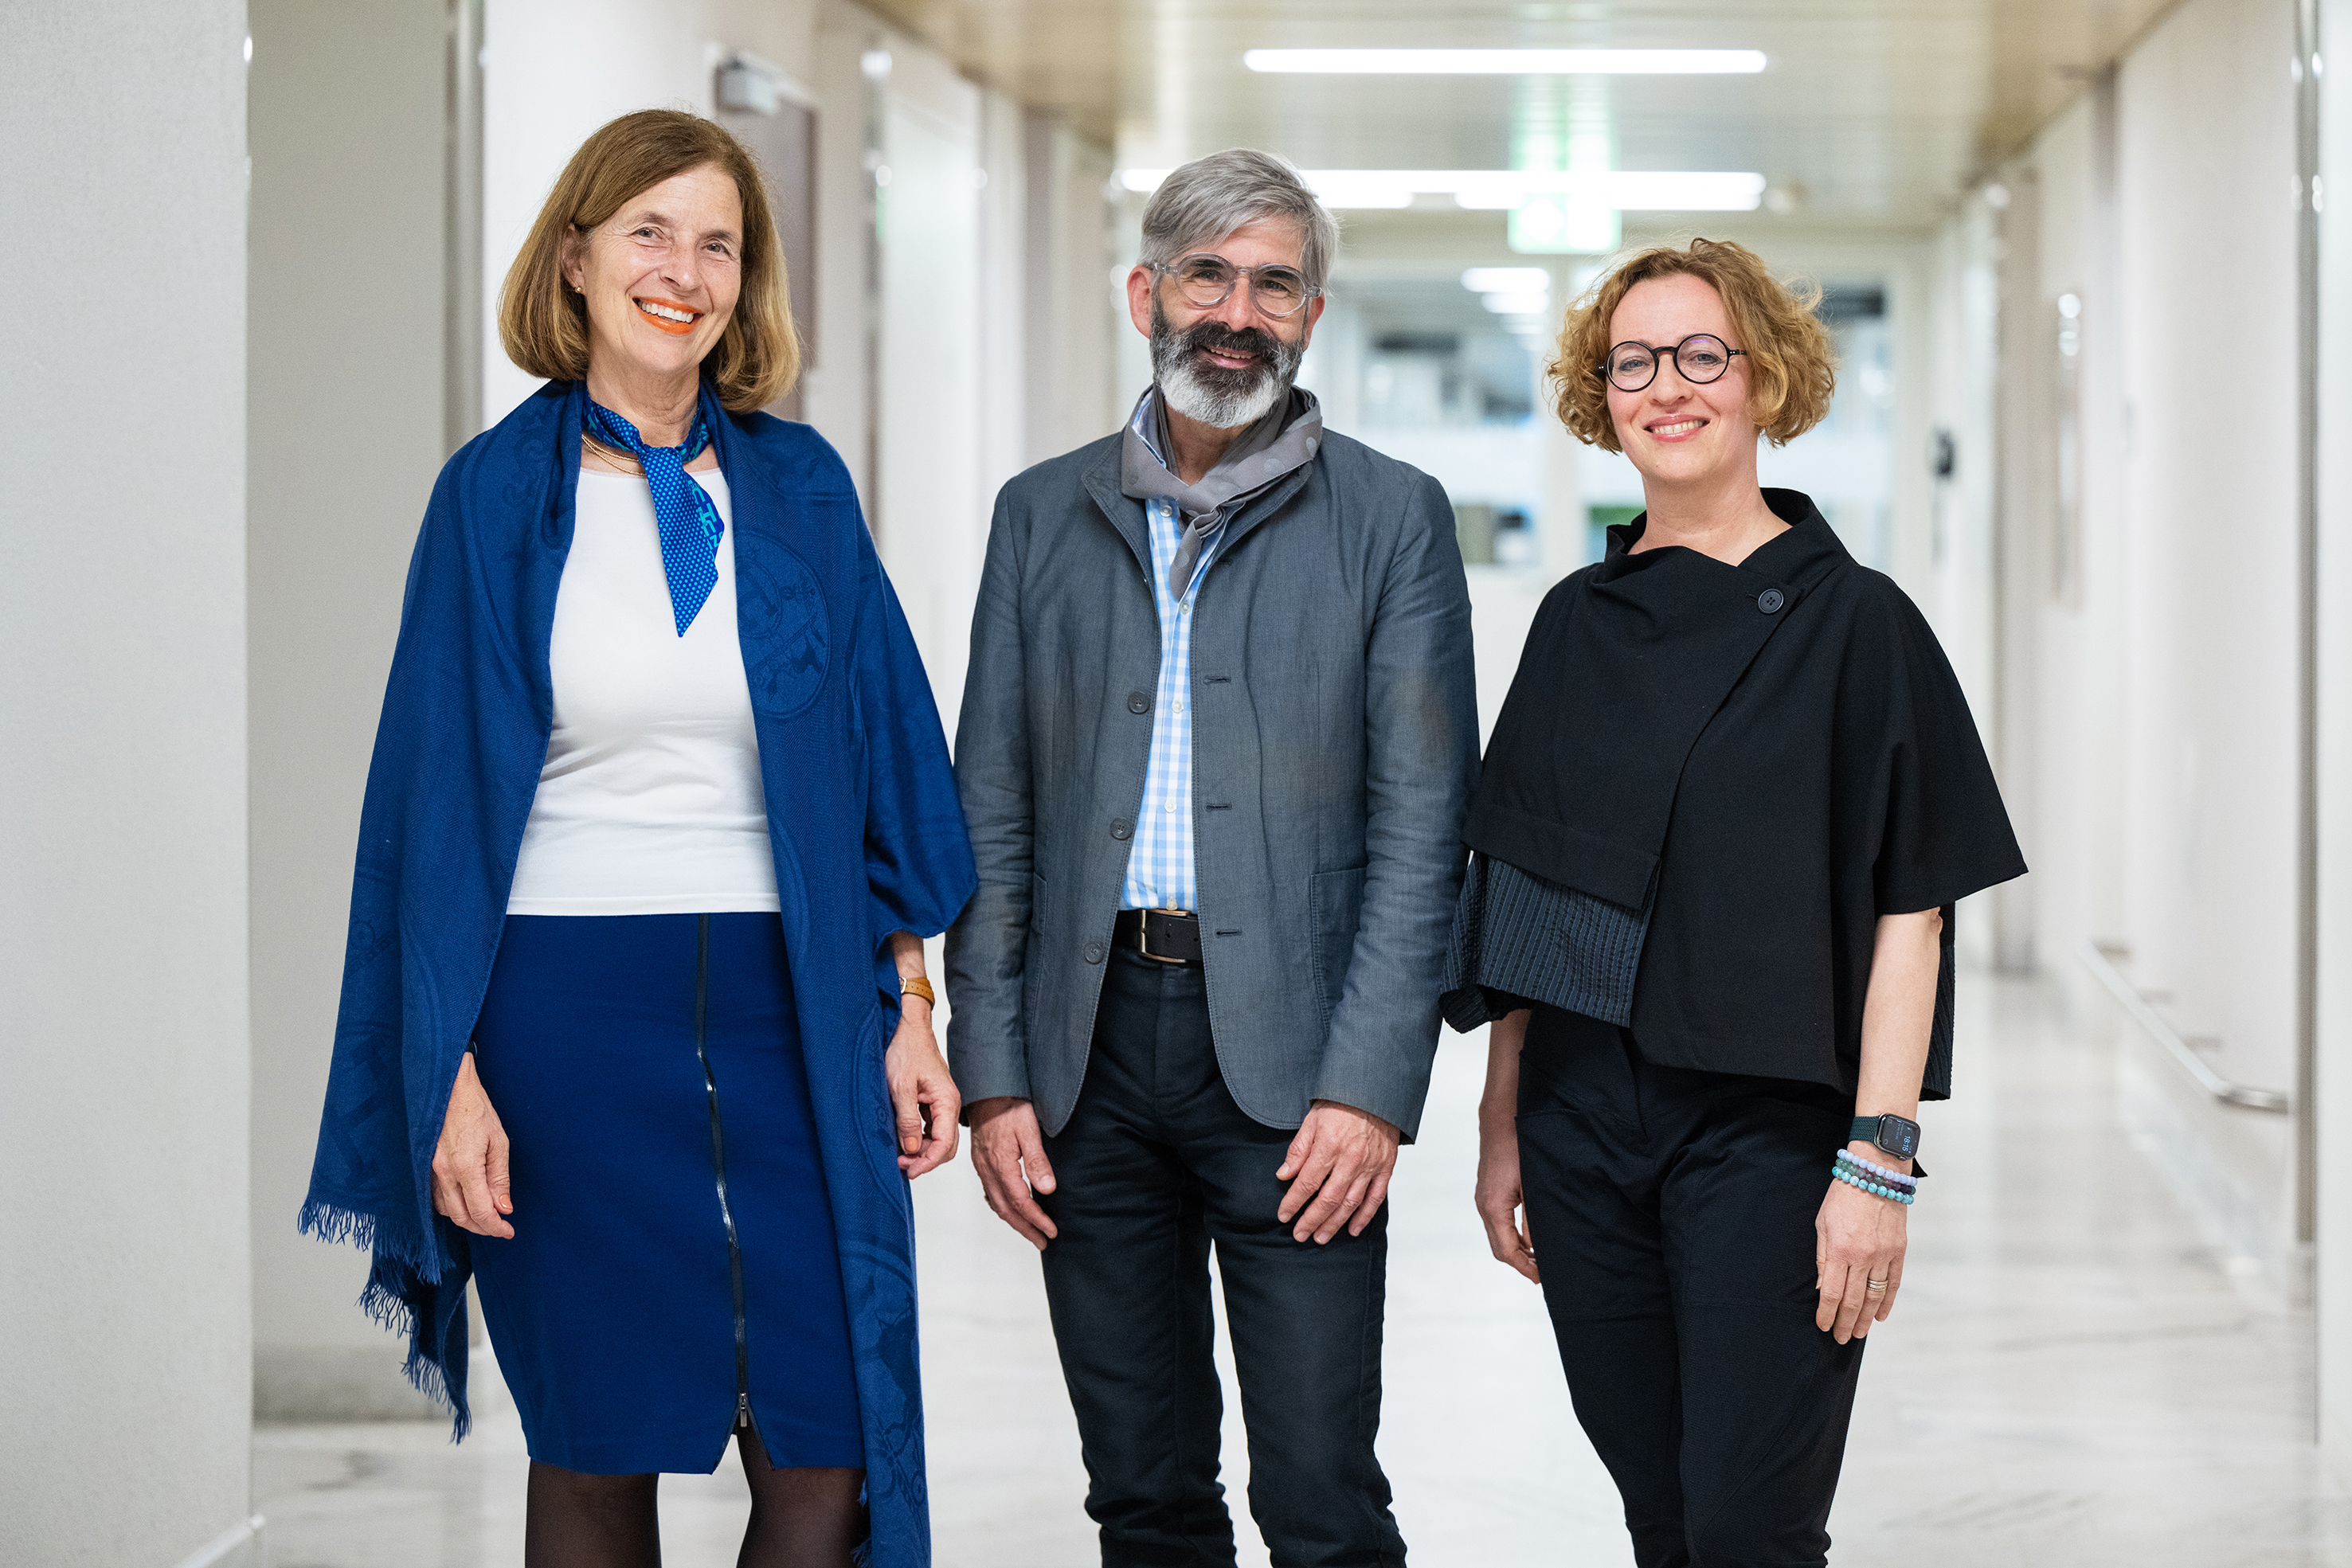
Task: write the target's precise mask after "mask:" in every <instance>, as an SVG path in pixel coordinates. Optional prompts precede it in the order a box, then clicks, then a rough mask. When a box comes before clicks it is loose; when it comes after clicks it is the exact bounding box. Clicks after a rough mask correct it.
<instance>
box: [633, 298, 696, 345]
mask: <svg viewBox="0 0 2352 1568" xmlns="http://www.w3.org/2000/svg"><path fill="white" fill-rule="evenodd" d="M635 303H636V307H637V309H638V311H639V312H640V313H641V314H643V315H644V317H645V319H646V320H648V321H650V322H652V323H653V324H654V325H655V326H656V327H658V328H660V329H662V330H663V331H665V332H667V333H669V334H670V335H671V336H672V337H684V336H685V335H686V334H687V333H688V332H691V331H693V330H694V324H695V323H696V322H697V321H699V320H700V319H702V313H701V312H700V311H698V310H696V309H695V308H692V307H691V306H687V305H680V304H679V303H677V301H676V300H674V299H652V298H646V299H638V300H637V301H636V302H635Z"/></svg>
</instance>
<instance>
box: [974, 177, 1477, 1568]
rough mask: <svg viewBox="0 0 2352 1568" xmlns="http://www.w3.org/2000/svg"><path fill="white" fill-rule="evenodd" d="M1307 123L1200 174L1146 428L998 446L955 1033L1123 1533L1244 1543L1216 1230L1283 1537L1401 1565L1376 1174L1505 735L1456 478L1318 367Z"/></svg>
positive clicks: (1161, 280)
mask: <svg viewBox="0 0 2352 1568" xmlns="http://www.w3.org/2000/svg"><path fill="white" fill-rule="evenodd" d="M1336 237H1337V236H1336V230H1335V228H1334V225H1332V222H1331V219H1330V217H1329V215H1328V214H1327V213H1325V212H1324V210H1323V208H1322V207H1321V205H1320V204H1318V202H1317V201H1316V199H1315V197H1314V195H1313V193H1311V192H1309V191H1308V190H1307V187H1306V186H1305V185H1304V184H1303V183H1300V181H1299V179H1298V176H1297V173H1296V172H1294V171H1293V170H1292V169H1291V168H1290V166H1289V165H1288V164H1287V163H1285V162H1283V161H1282V160H1280V159H1278V158H1275V157H1272V156H1270V155H1268V154H1265V153H1263V152H1246V151H1234V152H1220V153H1216V154H1214V155H1213V156H1211V157H1207V158H1203V159H1201V160H1199V161H1198V162H1192V163H1189V164H1187V165H1185V166H1184V167H1183V168H1181V169H1179V170H1177V171H1176V172H1174V173H1173V174H1171V175H1170V176H1169V178H1168V179H1167V181H1166V182H1165V183H1162V184H1161V185H1160V189H1159V191H1158V192H1157V193H1156V194H1155V195H1154V196H1153V197H1152V200H1151V203H1150V207H1149V209H1148V210H1147V211H1146V213H1145V214H1144V220H1143V256H1142V259H1141V261H1140V262H1139V263H1138V265H1137V266H1136V267H1135V269H1134V270H1133V271H1132V272H1131V273H1129V276H1128V284H1127V287H1128V301H1129V310H1130V313H1131V314H1132V315H1133V317H1134V319H1135V324H1136V327H1137V328H1138V329H1139V330H1140V331H1143V332H1144V333H1146V334H1147V335H1148V336H1149V337H1150V340H1151V353H1152V365H1153V371H1154V385H1153V387H1152V390H1151V391H1150V392H1147V393H1146V394H1145V395H1144V397H1143V399H1142V401H1141V402H1139V404H1138V406H1137V408H1136V411H1135V415H1134V418H1133V420H1132V421H1131V422H1130V423H1129V426H1128V428H1127V429H1126V430H1124V431H1122V432H1120V433H1119V434H1116V435H1111V436H1108V437H1106V438H1104V439H1103V440H1101V441H1097V442H1095V443H1093V444H1090V445H1087V446H1084V447H1081V448H1079V449H1078V450H1077V451H1076V452H1073V453H1070V454H1068V455H1066V456H1062V457H1058V458H1055V459H1054V460H1053V461H1051V462H1047V463H1043V464H1040V465H1037V466H1036V467H1034V468H1032V469H1030V470H1029V471H1028V472H1027V473H1025V474H1023V475H1021V476H1019V477H1017V478H1015V479H1013V481H1012V482H1011V483H1010V484H1008V485H1006V486H1004V489H1003V494H1001V495H1000V496H999V497H997V502H996V516H995V520H994V522H993V524H992V528H991V531H990V535H989V542H988V563H987V567H986V570H985V573H984V575H983V576H982V583H981V591H980V603H979V609H978V612H977V614H976V616H975V619H974V621H973V623H972V633H971V671H970V674H968V676H967V677H966V681H965V685H964V698H963V715H962V719H961V726H960V728H959V730H958V735H957V745H956V783H957V786H958V788H959V789H960V790H961V794H962V797H963V809H964V817H965V821H966V822H967V823H968V824H969V826H970V828H971V839H972V846H973V849H974V850H975V852H977V854H978V857H979V862H980V889H979V892H978V893H977V894H974V895H973V897H972V900H971V903H970V904H967V905H966V906H965V909H964V913H963V915H962V917H961V919H959V920H958V921H957V922H956V924H955V926H954V928H953V929H952V930H951V931H950V933H949V934H948V991H949V996H950V1001H951V1002H952V1005H953V1012H952V1018H951V1021H950V1025H949V1051H950V1061H951V1064H952V1066H953V1069H954V1072H955V1077H956V1082H957V1084H958V1087H959V1088H961V1091H962V1092H963V1096H964V1104H965V1109H966V1113H967V1114H968V1115H969V1117H970V1119H971V1125H972V1144H973V1148H974V1154H975V1160H976V1163H977V1165H978V1167H979V1171H980V1176H981V1180H982V1185H983V1186H984V1187H985V1189H986V1191H987V1195H988V1202H989V1207H991V1208H992V1209H993V1210H995V1212H996V1213H997V1214H998V1215H999V1216H1000V1217H1002V1218H1003V1219H1004V1221H1005V1222H1006V1223H1007V1224H1008V1225H1010V1226H1012V1227H1013V1229H1015V1230H1017V1231H1019V1232H1020V1233H1021V1234H1022V1235H1023V1236H1024V1237H1026V1238H1027V1239H1029V1240H1030V1241H1031V1242H1033V1243H1034V1244H1035V1245H1036V1246H1037V1247H1038V1248H1039V1249H1041V1250H1042V1251H1043V1252H1044V1254H1045V1291H1046V1298H1047V1301H1049V1303H1050V1305H1051V1308H1052V1312H1053V1319H1054V1331H1055V1337H1056V1339H1057V1341H1058V1343H1059V1346H1060V1350H1061V1356H1062V1368H1063V1373H1064V1375H1065V1378H1066V1381H1067V1383H1068V1385H1069V1391H1070V1399H1071V1403H1072V1404H1073V1405H1074V1406H1076V1411H1077V1416H1078V1429H1079V1432H1080V1435H1081V1437H1083V1438H1084V1441H1085V1451H1086V1460H1087V1476H1088V1478H1089V1482H1090V1484H1089V1487H1088V1490H1087V1512H1088V1513H1089V1514H1090V1515H1091V1516H1092V1517H1093V1518H1094V1519H1095V1521H1097V1523H1098V1524H1099V1525H1100V1527H1101V1531H1100V1533H1101V1541H1102V1560H1103V1562H1104V1563H1105V1564H1106V1565H1112V1564H1117V1565H1122V1568H1123V1565H1127V1564H1138V1565H1140V1564H1145V1563H1232V1562H1233V1561H1234V1536H1233V1522H1232V1520H1231V1518H1230V1517H1229V1516H1228V1515H1227V1513H1226V1511H1225V1505H1224V1501H1223V1488H1222V1487H1221V1486H1220V1485H1219V1484H1218V1482H1217V1446H1218V1424H1219V1416H1220V1409H1221V1403H1222V1394H1221V1390H1220V1389H1219V1386H1218V1382H1217V1375H1216V1372H1215V1370H1214V1368H1213V1364H1212V1363H1211V1337H1212V1327H1211V1315H1210V1302H1209V1274H1208V1254H1209V1247H1210V1244H1211V1242H1212V1241H1213V1242H1214V1243H1215V1245H1216V1248H1217V1260H1218V1266H1219V1270H1220V1272H1221V1274H1222V1276H1223V1281H1224V1289H1225V1306H1226V1312H1227V1315H1228V1318H1229V1320H1230V1322H1231V1323H1232V1326H1233V1337H1234V1347H1233V1348H1234V1361H1235V1364H1236V1365H1237V1368H1238V1371H1239V1374H1240V1379H1241V1395H1242V1408H1243V1411H1244V1416H1245V1417H1246V1420H1247V1424H1248V1428H1249V1441H1250V1472H1251V1479H1250V1507H1251V1511H1252V1513H1253V1514H1254V1515H1255V1518H1256V1520H1257V1522H1258V1525H1259V1528H1260V1530H1261V1531H1262V1532H1263V1533H1264V1535H1265V1541H1266V1543H1267V1547H1268V1550H1269V1551H1270V1552H1271V1554H1272V1558H1273V1561H1274V1563H1276V1565H1277V1568H1309V1565H1317V1568H1320V1565H1325V1564H1342V1563H1347V1564H1358V1563H1361V1564H1391V1563H1402V1562H1403V1560H1404V1542H1403V1541H1402V1538H1401V1537H1400V1536H1399V1535H1398V1533H1397V1529H1396V1523H1395V1521H1394V1519H1393V1518H1392V1517H1391V1513H1390V1511H1389V1486H1388V1481H1387V1479H1386V1478H1385V1477H1384V1476H1383V1475H1382V1474H1381V1468H1380V1463H1379V1460H1378V1459H1377V1458H1375V1457H1374V1454H1373V1449H1372V1444H1373V1437H1374V1434H1375V1432H1376V1431H1377V1429H1378V1427H1379V1421H1380V1397H1381V1364H1380V1356H1381V1349H1380V1347H1381V1304H1382V1297H1383V1291H1384V1288H1385V1263H1386V1247H1387V1242H1386V1227H1387V1215H1386V1214H1385V1212H1383V1209H1382V1202H1383V1199H1384V1198H1385V1197H1386V1196H1387V1191H1388V1184H1389V1176H1390V1173H1391V1168H1392V1166H1394V1164H1395V1160H1396V1150H1397V1145H1398V1142H1399V1140H1400V1139H1403V1138H1410V1137H1412V1134H1413V1129H1414V1126H1415V1124H1417V1123H1418V1121H1419V1119H1420V1116H1421V1108H1422V1101H1423V1097H1424V1096H1425V1094H1426V1092H1427V1090H1428V1085H1429V1069H1430V1060H1431V1057H1432V1055H1433V1052H1434V1051H1435V1048H1436V1040H1437V1021H1438V1020H1437V995H1438V990H1439V985H1440V977H1441V974H1442V970H1443V967H1444V953H1445V944H1446V936H1447V934H1448V929H1449V924H1450V921H1451V918H1452V915H1453V909H1454V894H1455V891H1456V888H1457V885H1458V881H1459V877H1460V872H1461V862H1462V849H1461V842H1460V837H1459V835H1460V831H1461V826H1462V818H1463V812H1464V810H1465V805H1466V803H1467V801H1468V799H1469V792H1470V787H1471V783H1472V780H1473V778H1474V775H1475V772H1476V769H1477V761H1478V758H1477V716H1476V704H1475V698H1474V695H1473V690H1472V677H1471V651H1470V604H1469V595H1468V591H1467V589H1466V587H1465V582H1464V580H1463V575H1462V559H1461V555H1460V552H1459V551H1458V550H1457V549H1456V548H1455V544H1454V515H1453V510H1452V508H1451V507H1449V506H1448V504H1447V502H1446V498H1445V494H1444V490H1442V489H1441V488H1440V487H1439V486H1438V485H1437V483H1436V481H1434V480H1433V479H1431V478H1430V477H1428V476H1426V475H1423V474H1422V473H1420V472H1418V471H1417V470H1415V469H1412V468H1410V467H1407V466H1406V465H1403V464H1402V463H1398V462H1394V461H1392V460H1391V459H1389V458H1386V457H1383V456H1381V455H1380V454H1378V453H1376V452H1373V451H1371V450H1370V448H1368V447H1365V446H1362V445H1360V444H1357V443H1356V442H1353V441H1350V440H1349V439H1348V438H1347V437H1346V436H1343V435H1334V434H1327V433H1326V432H1325V431H1324V429H1323V424H1322V415H1321V413H1320V412H1319V410H1318V407H1317V405H1316V402H1315V400H1314V398H1313V397H1312V396H1311V395H1310V394H1308V393H1307V392H1303V391H1299V390H1297V388H1295V387H1294V386H1293V385H1292V382H1293V378H1294V377H1295V375H1296V374H1297V368H1298V362H1299V359H1300V356H1301V355H1302V354H1303V353H1304V352H1305V350H1306V347H1307V335H1308V333H1309V332H1310V331H1311V330H1312V329H1313V327H1314V323H1315V320H1316V319H1317V317H1318V315H1320V314H1321V311H1322V306H1323V301H1322V298H1321V294H1322V283H1323V279H1324V276H1325V272H1326V269H1327V267H1328V265H1329V261H1330V257H1331V253H1332V250H1333V248H1334V243H1335V240H1336Z"/></svg>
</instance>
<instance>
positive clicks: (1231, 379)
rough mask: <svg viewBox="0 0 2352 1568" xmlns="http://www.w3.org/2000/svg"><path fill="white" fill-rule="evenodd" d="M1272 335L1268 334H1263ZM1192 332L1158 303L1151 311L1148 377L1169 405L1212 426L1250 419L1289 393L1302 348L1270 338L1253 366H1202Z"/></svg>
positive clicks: (1262, 415)
mask: <svg viewBox="0 0 2352 1568" xmlns="http://www.w3.org/2000/svg"><path fill="white" fill-rule="evenodd" d="M1265 336H1266V337H1268V338H1272V334H1271V333H1268V334H1265ZM1191 337H1192V334H1190V333H1180V332H1177V331H1175V330H1174V329H1171V327H1170V326H1169V325H1168V318H1167V317H1166V316H1165V315H1164V314H1162V313H1161V312H1160V309H1159V308H1158V305H1157V302H1155V303H1154V307H1153V309H1152V312H1151V376H1152V381H1153V382H1154V383H1155V384H1157V385H1158V386H1159V388H1160V397H1161V398H1162V399H1163V400H1165V401H1166V402H1167V404H1168V406H1169V407H1170V408H1171V409H1173V410H1175V412H1177V413H1181V414H1182V415H1183V416H1184V417H1185V418H1187V419H1195V420H1198V421H1200V422H1201V423H1202V424H1205V425H1208V426H1210V427H1211V428H1213V429H1216V430H1235V429H1238V428H1240V427H1241V426H1243V425H1246V424H1255V423H1257V422H1258V421H1259V420H1261V419H1264V418H1265V416H1266V414H1267V413H1270V412H1272V410H1273V408H1274V405H1275V403H1276V402H1277V401H1278V400H1280V399H1282V398H1284V397H1286V396H1287V395H1289V392H1290V383H1291V382H1292V381H1293V380H1294V379H1296V378H1297V374H1298V361H1300V360H1301V359H1303V358H1305V357H1306V350H1304V349H1302V348H1299V347H1298V346H1297V345H1295V344H1291V343H1286V342H1283V341H1281V340H1279V339H1274V350H1273V354H1272V357H1271V358H1270V359H1269V360H1268V361H1265V363H1263V364H1261V365H1260V366H1259V367H1258V368H1257V369H1256V370H1255V371H1220V370H1216V369H1210V370H1208V371H1203V370H1202V368H1201V361H1200V357H1199V356H1198V355H1197V354H1196V353H1195V352H1194V351H1193V345H1192V341H1191Z"/></svg>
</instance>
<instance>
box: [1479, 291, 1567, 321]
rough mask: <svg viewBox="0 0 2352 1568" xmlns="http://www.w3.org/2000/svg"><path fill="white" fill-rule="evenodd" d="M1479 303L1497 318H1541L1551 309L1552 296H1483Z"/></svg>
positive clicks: (1546, 294) (1547, 293) (1547, 294)
mask: <svg viewBox="0 0 2352 1568" xmlns="http://www.w3.org/2000/svg"><path fill="white" fill-rule="evenodd" d="M1478 303H1479V304H1481V305H1484V306H1485V307H1486V308H1487V309H1489V310H1492V311H1493V312H1494V313H1495V314H1496V315H1497V316H1541V315H1544V314H1546V313H1548V312H1549V310H1550V309H1551V295H1550V294H1549V292H1546V293H1539V294H1482V295H1480V296H1479V297H1478Z"/></svg>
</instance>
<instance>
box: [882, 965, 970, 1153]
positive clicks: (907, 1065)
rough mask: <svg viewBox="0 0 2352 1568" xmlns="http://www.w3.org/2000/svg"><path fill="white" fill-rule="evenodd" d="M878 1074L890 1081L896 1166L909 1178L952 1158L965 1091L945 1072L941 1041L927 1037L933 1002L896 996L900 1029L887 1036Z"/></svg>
mask: <svg viewBox="0 0 2352 1568" xmlns="http://www.w3.org/2000/svg"><path fill="white" fill-rule="evenodd" d="M882 1073H883V1076H884V1078H886V1079H887V1081H888V1082H889V1084H890V1109H891V1111H892V1113H894V1114H895V1115H896V1116H897V1118H898V1168H899V1169H900V1170H902V1171H904V1172H906V1173H907V1179H908V1181H912V1180H914V1179H915V1178H916V1177H917V1176H921V1175H922V1174H923V1173H924V1172H926V1171H930V1170H936V1169H938V1168H939V1167H940V1166H943V1165H945V1164H947V1163H948V1162H949V1161H950V1160H951V1159H953V1158H955V1155H956V1140H957V1138H958V1137H959V1136H960V1135H961V1134H959V1133H958V1131H957V1128H956V1120H957V1117H958V1116H959V1115H960V1114H961V1112H962V1110H963V1096H962V1095H961V1094H959V1093H957V1092H956V1086H955V1080H954V1079H953V1078H951V1077H950V1076H949V1075H948V1064H947V1061H946V1060H945V1059H944V1058H943V1057H941V1056H940V1042H939V1041H938V1040H935V1039H933V1038H932V1036H931V1004H930V1003H929V1002H927V1001H925V1000H924V999H923V998H920V997H917V996H908V997H901V998H898V1033H896V1034H894V1035H892V1036H891V1037H890V1051H889V1054H887V1056H885V1057H883V1059H882Z"/></svg>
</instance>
